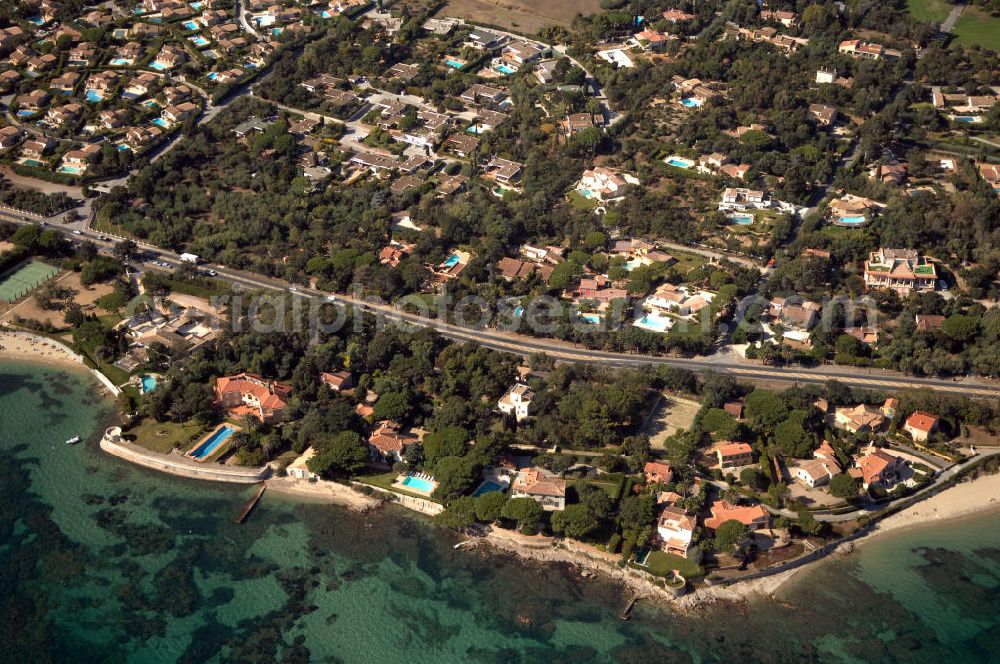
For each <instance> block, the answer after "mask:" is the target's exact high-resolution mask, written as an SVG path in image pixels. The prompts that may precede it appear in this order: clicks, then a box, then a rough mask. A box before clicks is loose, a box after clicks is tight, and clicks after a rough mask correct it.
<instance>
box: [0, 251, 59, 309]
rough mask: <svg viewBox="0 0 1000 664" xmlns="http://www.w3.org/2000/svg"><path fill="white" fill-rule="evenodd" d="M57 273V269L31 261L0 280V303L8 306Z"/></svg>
mask: <svg viewBox="0 0 1000 664" xmlns="http://www.w3.org/2000/svg"><path fill="white" fill-rule="evenodd" d="M58 273H59V268H57V267H52V266H51V265H46V264H45V263H40V262H39V261H31V262H29V263H27V264H26V265H24V266H23V267H21V268H20V269H18V270H16V271H15V272H12V273H11V274H9V275H7V276H6V277H5V278H3V279H2V280H0V301H2V302H6V303H8V304H10V303H11V302H14V301H16V300H19V299H21V298H22V297H24V296H25V295H27V294H28V292H29V291H31V290H32V289H33V288H36V287H37V286H40V285H42V284H43V283H45V282H46V281H48V280H49V279H51V278H52V277H54V276H55V275H56V274H58Z"/></svg>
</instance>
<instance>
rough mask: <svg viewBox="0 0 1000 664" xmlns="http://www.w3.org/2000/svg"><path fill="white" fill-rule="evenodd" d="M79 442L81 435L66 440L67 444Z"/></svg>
mask: <svg viewBox="0 0 1000 664" xmlns="http://www.w3.org/2000/svg"><path fill="white" fill-rule="evenodd" d="M79 442H80V437H79V436H73V437H72V438H70V439H69V440H67V441H66V444H67V445H75V444H76V443H79Z"/></svg>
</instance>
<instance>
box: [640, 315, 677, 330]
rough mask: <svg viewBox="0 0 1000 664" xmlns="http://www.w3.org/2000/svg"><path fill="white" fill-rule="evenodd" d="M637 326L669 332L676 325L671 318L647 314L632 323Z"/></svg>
mask: <svg viewBox="0 0 1000 664" xmlns="http://www.w3.org/2000/svg"><path fill="white" fill-rule="evenodd" d="M632 325H634V326H635V327H639V328H642V329H644V330H649V331H650V332H668V331H669V330H670V328H671V327H673V325H674V321H673V320H671V319H670V318H663V317H661V316H655V315H652V314H646V315H644V316H643V317H642V318H640V319H639V320H637V321H635V322H634V323H632Z"/></svg>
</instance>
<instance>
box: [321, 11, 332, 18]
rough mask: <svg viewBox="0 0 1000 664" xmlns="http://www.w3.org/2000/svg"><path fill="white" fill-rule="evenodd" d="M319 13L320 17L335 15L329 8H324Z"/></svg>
mask: <svg viewBox="0 0 1000 664" xmlns="http://www.w3.org/2000/svg"><path fill="white" fill-rule="evenodd" d="M317 13H318V14H319V16H320V18H331V17H332V16H333V15H332V14H331V13H330V10H329V9H324V10H322V11H320V12H317Z"/></svg>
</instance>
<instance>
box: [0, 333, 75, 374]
mask: <svg viewBox="0 0 1000 664" xmlns="http://www.w3.org/2000/svg"><path fill="white" fill-rule="evenodd" d="M0 358H3V359H8V360H31V361H32V362H42V363H46V364H61V365H74V366H82V364H83V361H82V359H81V358H80V357H79V356H78V355H76V353H74V352H73V351H72V350H70V349H69V348H67V347H66V346H64V345H62V344H61V343H59V342H58V341H53V340H52V339H49V338H47V337H43V336H40V335H37V334H32V333H30V332H10V331H3V332H0Z"/></svg>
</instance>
